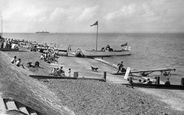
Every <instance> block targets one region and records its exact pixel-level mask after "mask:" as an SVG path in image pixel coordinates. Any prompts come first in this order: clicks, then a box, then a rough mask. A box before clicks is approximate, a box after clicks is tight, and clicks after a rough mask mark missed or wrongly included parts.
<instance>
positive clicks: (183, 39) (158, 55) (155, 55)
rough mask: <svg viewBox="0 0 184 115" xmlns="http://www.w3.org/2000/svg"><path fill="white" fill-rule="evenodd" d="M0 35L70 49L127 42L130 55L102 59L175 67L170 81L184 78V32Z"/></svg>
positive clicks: (128, 64) (145, 66)
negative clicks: (69, 47) (129, 47)
mask: <svg viewBox="0 0 184 115" xmlns="http://www.w3.org/2000/svg"><path fill="white" fill-rule="evenodd" d="M3 37H5V38H13V39H21V40H23V39H24V40H29V41H37V42H39V43H44V44H45V43H47V44H52V45H53V44H54V45H55V46H57V47H59V48H62V49H67V47H68V46H69V45H71V49H72V50H73V51H75V50H77V49H78V48H80V49H96V45H97V48H98V49H101V48H102V47H105V46H107V45H110V46H111V47H112V48H113V49H121V45H122V44H124V43H126V42H128V45H129V46H131V55H130V56H113V57H106V58H103V59H104V60H106V61H108V62H110V63H114V64H118V63H119V62H121V61H124V65H125V67H131V68H133V69H136V70H150V69H159V68H175V69H176V71H175V72H171V76H169V78H170V82H171V83H172V84H181V78H184V33H99V34H98V39H97V38H96V34H95V33H4V34H3ZM96 41H98V42H96ZM96 43H97V44H96ZM162 79H165V78H162Z"/></svg>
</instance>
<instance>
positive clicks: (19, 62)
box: [15, 58, 25, 69]
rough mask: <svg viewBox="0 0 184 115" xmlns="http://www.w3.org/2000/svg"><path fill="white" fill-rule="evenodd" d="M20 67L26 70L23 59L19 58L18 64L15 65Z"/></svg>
mask: <svg viewBox="0 0 184 115" xmlns="http://www.w3.org/2000/svg"><path fill="white" fill-rule="evenodd" d="M15 64H16V65H17V66H18V67H20V66H21V67H22V68H23V69H25V67H24V65H23V64H21V59H20V58H19V59H18V60H17V61H16V63H15Z"/></svg>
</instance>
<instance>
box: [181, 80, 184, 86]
mask: <svg viewBox="0 0 184 115" xmlns="http://www.w3.org/2000/svg"><path fill="white" fill-rule="evenodd" d="M181 85H182V86H184V78H181Z"/></svg>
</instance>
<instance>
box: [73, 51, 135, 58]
mask: <svg viewBox="0 0 184 115" xmlns="http://www.w3.org/2000/svg"><path fill="white" fill-rule="evenodd" d="M129 55H131V52H130V51H123V50H115V51H108V52H107V51H100V50H97V51H96V50H81V51H77V52H76V53H75V56H76V57H111V56H129Z"/></svg>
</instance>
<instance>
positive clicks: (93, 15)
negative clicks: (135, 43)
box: [0, 0, 184, 33]
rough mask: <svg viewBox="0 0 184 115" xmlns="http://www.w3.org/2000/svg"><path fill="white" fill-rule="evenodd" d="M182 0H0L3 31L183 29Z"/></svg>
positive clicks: (61, 31)
mask: <svg viewBox="0 0 184 115" xmlns="http://www.w3.org/2000/svg"><path fill="white" fill-rule="evenodd" d="M183 6H184V0H0V14H1V20H2V21H3V24H2V23H1V25H3V26H2V27H3V32H10V33H11V32H22V33H24V32H26V33H27V32H30V33H32V32H33V33H34V32H36V31H49V32H54V33H55V32H58V33H67V32H69V33H72V32H76V33H83V32H87V33H94V32H96V29H97V28H96V27H95V26H92V27H91V26H90V25H91V24H93V23H95V22H96V21H97V20H98V31H99V33H100V32H111V33H114V32H118V33H119V32H183V31H184V7H183Z"/></svg>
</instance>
